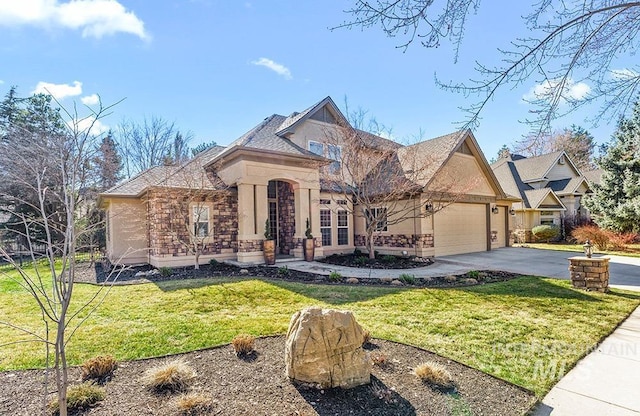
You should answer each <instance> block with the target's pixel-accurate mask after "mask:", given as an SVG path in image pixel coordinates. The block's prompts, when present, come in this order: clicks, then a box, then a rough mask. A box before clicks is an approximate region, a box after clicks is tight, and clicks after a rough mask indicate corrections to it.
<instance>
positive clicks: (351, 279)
mask: <svg viewBox="0 0 640 416" xmlns="http://www.w3.org/2000/svg"><path fill="white" fill-rule="evenodd" d="M347 283H349V284H350V285H357V284H358V283H360V280H358V279H357V278H355V277H350V278H348V279H347Z"/></svg>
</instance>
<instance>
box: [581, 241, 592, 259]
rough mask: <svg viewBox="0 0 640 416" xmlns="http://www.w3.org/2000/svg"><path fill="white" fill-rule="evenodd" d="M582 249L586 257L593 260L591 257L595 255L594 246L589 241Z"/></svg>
mask: <svg viewBox="0 0 640 416" xmlns="http://www.w3.org/2000/svg"><path fill="white" fill-rule="evenodd" d="M582 248H583V249H584V255H585V256H587V257H588V258H591V255H592V254H593V246H592V245H591V242H590V241H589V240H587V242H586V243H584V245H583V246H582Z"/></svg>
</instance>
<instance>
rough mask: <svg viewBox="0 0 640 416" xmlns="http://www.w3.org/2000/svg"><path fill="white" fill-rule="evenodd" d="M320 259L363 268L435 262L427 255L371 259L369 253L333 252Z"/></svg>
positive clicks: (401, 266) (418, 265) (397, 267)
mask: <svg viewBox="0 0 640 416" xmlns="http://www.w3.org/2000/svg"><path fill="white" fill-rule="evenodd" d="M318 261H319V262H320V263H326V264H335V265H337V266H347V267H357V268H361V269H415V268H417V267H425V266H429V265H431V264H433V260H432V259H430V258H427V257H415V256H411V257H399V256H380V255H378V256H376V258H373V259H370V258H369V257H368V256H367V255H362V254H332V255H330V256H327V257H325V258H323V259H320V260H318Z"/></svg>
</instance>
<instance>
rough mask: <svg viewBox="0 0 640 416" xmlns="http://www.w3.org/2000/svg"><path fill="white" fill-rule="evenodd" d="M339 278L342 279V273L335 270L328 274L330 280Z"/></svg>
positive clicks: (337, 280) (334, 280)
mask: <svg viewBox="0 0 640 416" xmlns="http://www.w3.org/2000/svg"><path fill="white" fill-rule="evenodd" d="M340 279H342V275H341V274H340V273H338V272H336V271H335V270H334V271H332V272H331V273H330V274H329V280H331V281H332V282H339V281H340Z"/></svg>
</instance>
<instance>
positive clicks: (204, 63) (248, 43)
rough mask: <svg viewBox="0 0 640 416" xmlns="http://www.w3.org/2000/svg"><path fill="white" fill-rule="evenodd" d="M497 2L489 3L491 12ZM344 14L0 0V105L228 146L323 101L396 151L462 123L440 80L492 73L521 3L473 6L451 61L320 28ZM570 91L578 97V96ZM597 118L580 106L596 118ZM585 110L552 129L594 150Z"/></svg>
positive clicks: (507, 123)
mask: <svg viewBox="0 0 640 416" xmlns="http://www.w3.org/2000/svg"><path fill="white" fill-rule="evenodd" d="M493 3H500V2H493ZM348 4H349V3H348V2H311V1H289V0H269V1H264V0H263V1H258V0H254V1H230V0H218V1H216V0H182V1H178V0H175V1H171V0H158V1H148V0H118V1H116V0H76V1H74V2H68V1H63V0H15V1H14V0H11V1H9V0H3V1H0V62H1V63H2V64H1V65H0V80H1V82H0V94H2V95H3V96H4V95H5V94H6V92H7V91H8V89H9V87H10V86H12V85H15V86H17V87H18V92H19V94H20V95H27V94H30V93H32V92H34V91H38V90H42V89H43V88H44V87H47V88H48V89H49V91H51V92H52V93H54V95H58V97H59V98H60V99H61V102H62V103H63V104H64V105H65V106H70V105H72V104H73V102H74V101H75V102H76V103H77V104H78V105H79V106H82V103H83V102H84V103H87V104H89V105H93V104H94V102H95V96H94V94H99V95H100V97H101V98H102V101H103V103H105V104H111V103H114V102H116V101H118V100H121V99H123V98H124V99H125V100H124V101H123V102H122V103H120V104H119V105H117V106H116V107H115V108H114V109H113V114H112V115H110V116H109V117H108V118H106V119H103V120H102V123H103V124H104V126H105V128H107V127H109V126H112V127H113V126H116V125H117V124H118V123H120V122H121V121H122V119H124V118H127V119H132V120H141V119H142V118H143V117H144V116H151V115H156V116H161V117H163V118H165V119H167V120H170V121H175V123H176V125H177V126H178V127H180V128H181V129H182V130H190V131H192V132H193V134H194V140H193V142H192V143H191V144H192V145H196V144H198V143H200V142H208V141H211V140H215V141H217V142H218V143H219V144H223V145H224V144H227V143H229V142H230V141H232V140H234V139H236V138H237V137H238V136H240V135H241V134H243V133H244V132H245V131H247V130H248V129H250V128H251V127H253V126H254V125H256V124H257V123H259V122H260V121H261V120H262V119H264V118H265V117H267V116H269V115H271V114H273V113H279V114H283V115H287V114H289V113H291V112H293V111H301V110H303V109H305V108H306V107H308V106H309V105H311V104H313V103H315V102H317V101H319V100H321V99H322V98H324V97H326V96H327V95H330V96H331V97H332V98H333V99H334V101H336V103H337V104H338V105H339V106H340V107H341V108H344V99H345V97H348V101H349V105H350V107H352V108H357V107H361V108H363V109H365V110H367V111H368V112H369V114H370V115H372V116H375V118H376V119H377V120H378V121H379V122H381V123H383V124H385V125H387V126H389V127H391V128H392V132H393V136H394V138H396V139H397V140H399V141H402V140H404V139H407V138H408V137H410V136H414V135H416V134H417V133H418V132H419V131H420V130H422V131H423V132H424V136H425V138H430V137H436V136H439V135H442V134H446V133H449V132H451V131H453V130H455V129H456V126H455V125H454V124H453V123H455V122H459V121H461V120H463V119H464V114H463V113H462V112H461V111H460V110H459V108H458V107H460V106H465V105H468V104H469V102H470V100H473V98H465V97H464V96H462V95H459V94H455V93H451V92H447V91H443V90H440V89H439V88H438V87H436V86H435V83H434V74H436V73H437V75H438V77H439V78H440V79H443V80H453V81H467V80H468V79H469V78H474V76H475V75H476V74H475V73H474V71H473V69H472V68H473V63H474V62H475V61H476V60H480V61H481V62H488V63H494V64H498V63H499V59H500V55H499V54H498V53H497V48H498V47H502V48H506V47H508V46H509V42H510V41H511V40H513V39H515V38H516V37H518V36H520V37H523V36H526V35H527V33H526V32H525V27H524V24H523V23H522V21H521V19H520V16H521V15H524V14H526V13H527V12H528V7H529V5H528V4H527V2H511V4H510V6H509V7H508V8H505V7H503V6H501V5H499V4H492V3H491V2H483V4H482V5H481V8H480V10H479V12H478V14H477V15H474V16H472V17H471V19H470V22H469V25H468V26H467V31H466V37H465V40H464V42H463V44H462V48H461V50H460V59H459V61H458V62H457V63H456V64H454V62H453V61H454V53H453V48H452V47H451V45H449V44H446V43H445V44H443V45H442V46H441V47H440V48H438V49H424V48H422V47H420V46H419V45H413V46H411V47H410V48H409V49H408V50H407V51H405V52H403V51H402V50H400V49H397V48H396V47H395V46H396V45H398V44H399V43H400V41H399V40H398V39H390V38H387V37H386V36H385V35H384V34H383V33H382V32H381V31H380V30H377V29H368V30H365V31H361V30H343V29H340V30H334V31H331V30H329V28H330V27H333V26H336V25H338V24H340V23H341V22H343V21H344V20H345V19H347V18H348V16H347V15H345V14H344V13H343V12H342V10H343V9H345V8H347V7H348ZM535 81H536V80H534V79H532V80H530V81H529V82H528V83H525V84H524V85H522V86H520V87H517V88H513V89H510V88H508V87H507V88H503V89H502V90H500V91H499V93H498V95H497V96H496V97H495V99H494V100H493V101H492V102H491V103H490V104H489V106H488V107H487V109H486V111H484V112H483V113H482V120H481V124H480V126H479V128H478V129H477V130H476V131H475V136H476V138H477V139H478V141H479V143H480V145H481V147H482V149H483V150H484V152H485V155H486V156H487V158H488V159H490V158H492V157H493V156H494V155H495V154H496V153H497V150H498V149H499V148H500V146H501V145H502V144H511V143H512V142H513V141H514V140H516V139H518V138H520V137H521V136H522V135H523V134H526V133H527V131H528V127H527V126H526V125H523V124H521V123H519V122H518V120H523V119H524V118H526V116H527V112H528V111H529V110H530V107H529V105H527V104H525V103H524V102H523V101H522V97H523V96H524V95H526V94H527V93H529V92H530V91H531V89H532V88H534V87H535V86H536V82H535ZM576 88H577V93H580V88H588V86H585V85H578V86H576ZM596 110H597V109H596V108H592V109H591V111H593V112H595V111H596ZM589 115H590V114H589V113H588V112H585V111H583V112H581V113H579V114H576V115H575V116H572V117H571V118H566V119H564V120H561V121H560V122H559V123H557V124H556V127H564V126H569V125H571V124H572V123H577V124H582V125H584V126H585V127H587V128H589V130H590V131H591V132H592V133H593V134H594V136H595V137H596V140H597V141H598V142H606V141H608V140H609V138H610V135H611V133H612V131H613V130H614V126H613V125H601V126H600V127H598V128H591V127H590V126H589V125H587V124H586V123H584V118H585V117H588V116H589Z"/></svg>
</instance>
